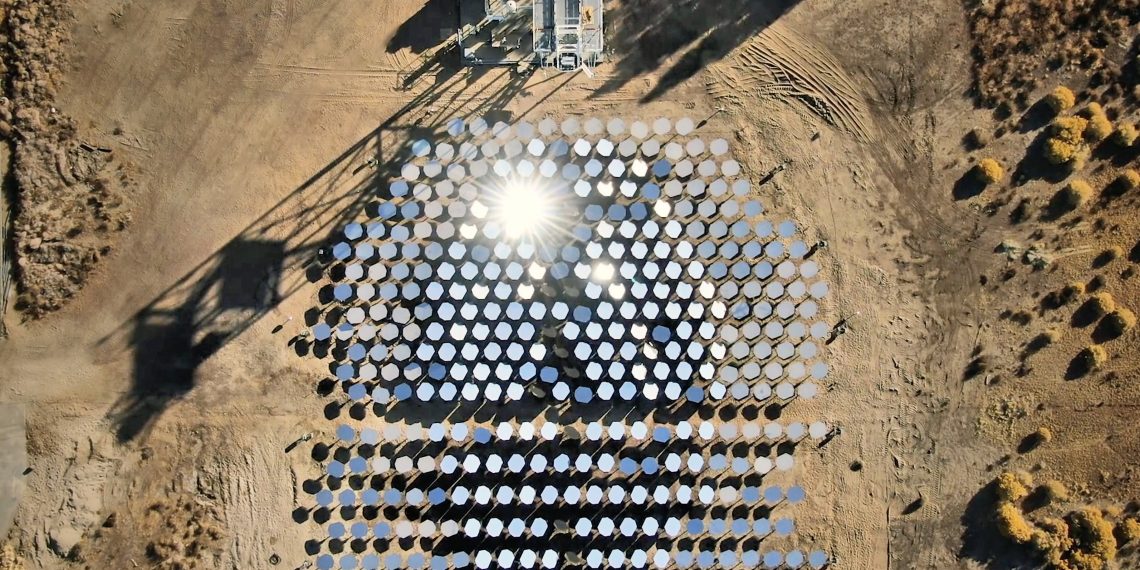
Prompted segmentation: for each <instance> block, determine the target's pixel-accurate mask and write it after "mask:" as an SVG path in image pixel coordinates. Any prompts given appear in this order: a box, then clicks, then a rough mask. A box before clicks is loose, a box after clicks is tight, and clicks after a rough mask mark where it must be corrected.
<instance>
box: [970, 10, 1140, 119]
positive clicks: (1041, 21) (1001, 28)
mask: <svg viewBox="0 0 1140 570" xmlns="http://www.w3.org/2000/svg"><path fill="white" fill-rule="evenodd" d="M966 5H967V6H968V9H969V13H968V17H967V24H968V27H969V33H970V38H971V40H972V43H973V46H972V47H973V49H972V50H971V54H972V56H973V60H974V61H973V66H972V71H973V76H974V85H975V87H976V89H977V91H978V94H979V99H980V101H981V103H983V104H984V105H987V106H990V107H997V106H999V105H1005V106H1007V107H1012V106H1015V105H1016V106H1018V107H1024V106H1025V104H1026V103H1027V102H1028V94H1029V93H1030V92H1031V91H1033V89H1034V88H1035V87H1036V86H1037V84H1038V81H1039V78H1040V77H1041V73H1040V72H1041V71H1043V70H1051V69H1054V68H1065V67H1067V68H1070V69H1074V70H1081V71H1084V72H1087V73H1089V74H1093V75H1098V76H1099V77H1101V81H1102V82H1106V83H1107V82H1117V81H1119V82H1121V83H1123V82H1124V81H1123V80H1122V79H1121V78H1119V77H1118V76H1119V75H1120V74H1119V73H1118V72H1117V70H1116V69H1115V68H1114V67H1111V66H1109V65H1108V60H1107V58H1105V57H1104V54H1105V50H1106V48H1107V47H1108V46H1111V45H1112V44H1113V43H1114V42H1115V40H1114V38H1131V37H1132V36H1133V35H1134V32H1132V31H1131V30H1130V29H1129V27H1130V26H1132V25H1134V24H1136V23H1137V21H1140V9H1138V8H1140V0H1113V1H1107V2H1106V1H1099V0H1065V1H1057V0H972V1H970V2H967V3H966Z"/></svg>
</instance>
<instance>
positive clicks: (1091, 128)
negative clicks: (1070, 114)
mask: <svg viewBox="0 0 1140 570" xmlns="http://www.w3.org/2000/svg"><path fill="white" fill-rule="evenodd" d="M1088 118H1089V123H1088V126H1087V127H1086V128H1085V133H1084V134H1085V138H1086V139H1088V140H1089V141H1090V142H1094V143H1096V142H1100V141H1103V140H1104V139H1107V138H1108V135H1111V134H1112V121H1110V120H1108V115H1106V114H1105V113H1104V108H1103V107H1101V106H1100V104H1099V103H1089V107H1088Z"/></svg>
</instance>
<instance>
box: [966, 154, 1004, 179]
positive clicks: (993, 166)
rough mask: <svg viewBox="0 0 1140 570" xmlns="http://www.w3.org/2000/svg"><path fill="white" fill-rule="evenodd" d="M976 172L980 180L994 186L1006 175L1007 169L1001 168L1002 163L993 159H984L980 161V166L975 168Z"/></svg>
mask: <svg viewBox="0 0 1140 570" xmlns="http://www.w3.org/2000/svg"><path fill="white" fill-rule="evenodd" d="M974 172H975V174H976V175H977V177H978V180H981V181H982V182H984V183H986V184H994V183H996V182H998V181H999V180H1001V177H1002V176H1004V175H1005V169H1004V168H1002V167H1001V163H999V162H998V161H996V160H994V159H992V158H983V159H982V160H981V161H979V162H978V165H977V166H975V167H974Z"/></svg>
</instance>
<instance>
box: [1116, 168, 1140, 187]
mask: <svg viewBox="0 0 1140 570" xmlns="http://www.w3.org/2000/svg"><path fill="white" fill-rule="evenodd" d="M1116 184H1117V185H1118V186H1119V187H1120V190H1121V191H1124V192H1127V191H1129V190H1135V189H1137V188H1140V173H1138V172H1136V171H1135V170H1133V169H1131V168H1129V169H1126V170H1125V171H1124V172H1121V173H1120V176H1118V177H1117V178H1116Z"/></svg>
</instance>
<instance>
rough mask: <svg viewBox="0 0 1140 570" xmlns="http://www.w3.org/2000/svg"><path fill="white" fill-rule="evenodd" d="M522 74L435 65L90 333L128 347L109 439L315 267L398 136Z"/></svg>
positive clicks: (490, 94) (143, 424)
mask: <svg viewBox="0 0 1140 570" xmlns="http://www.w3.org/2000/svg"><path fill="white" fill-rule="evenodd" d="M437 71H440V70H437ZM480 80H482V81H480ZM527 80H528V77H527V76H525V75H519V74H516V73H513V72H512V71H510V70H502V69H499V70H485V71H464V70H462V69H461V68H458V67H453V68H450V69H443V70H442V71H440V72H439V73H437V74H435V83H434V84H432V85H430V86H427V87H425V88H423V89H422V90H421V91H420V92H419V93H418V94H417V95H414V96H412V97H411V100H410V101H409V102H408V103H407V104H406V105H405V106H404V107H402V108H401V109H400V110H399V111H397V112H396V113H394V114H393V115H392V116H391V117H389V118H388V119H387V120H385V121H384V122H383V123H382V124H381V125H380V126H378V127H377V128H375V129H373V130H372V131H371V132H369V133H368V134H367V135H365V136H364V137H362V138H361V139H360V140H358V141H357V142H356V143H355V144H353V145H352V146H350V147H349V148H348V149H346V150H345V151H344V152H343V153H341V154H340V155H339V156H337V157H336V158H334V159H333V160H331V161H330V162H329V163H328V164H327V165H326V166H325V167H324V168H322V169H321V170H320V171H318V172H317V173H316V174H314V175H313V176H312V177H310V178H309V179H308V180H306V181H305V182H303V183H302V184H301V185H299V186H298V187H297V188H296V189H295V190H293V191H292V192H291V193H289V195H287V196H286V197H284V198H282V199H281V200H280V201H279V202H278V203H277V204H276V205H274V206H273V207H272V208H270V209H269V210H267V211H266V212H264V213H262V214H261V215H260V216H259V217H258V218H257V219H256V220H254V221H253V222H252V223H250V224H249V225H248V226H246V228H245V229H244V230H242V231H241V232H239V233H238V235H236V236H234V237H233V238H232V239H230V240H229V241H228V242H227V243H226V244H225V245H224V246H222V247H221V248H220V249H218V250H217V251H216V252H215V253H214V254H212V255H211V256H210V257H208V258H206V259H205V260H203V261H202V262H201V263H199V264H198V265H197V266H196V267H195V268H193V269H192V270H190V271H188V272H187V273H185V274H184V275H182V276H180V277H178V278H177V279H174V280H173V282H172V284H171V285H170V287H168V288H167V289H166V290H165V291H163V292H162V293H160V294H159V295H158V296H156V297H155V298H154V299H153V300H151V301H150V302H148V303H147V304H146V305H144V306H143V307H142V308H140V309H139V310H138V311H136V312H135V314H134V316H133V317H131V318H130V319H128V320H127V321H125V322H123V323H122V324H121V325H119V326H118V327H116V329H115V330H113V331H111V332H110V333H108V334H107V335H106V336H104V337H103V338H102V339H100V341H99V342H98V343H97V348H99V349H101V350H106V349H107V348H108V347H113V346H116V345H118V344H119V343H123V344H125V346H126V349H127V350H130V351H131V352H132V355H133V362H134V365H133V371H132V376H131V385H130V388H129V389H128V391H127V392H126V393H125V394H124V395H123V396H122V397H120V398H119V400H118V401H117V402H116V403H115V405H114V406H113V407H112V410H111V412H110V414H109V416H110V418H111V419H112V420H113V421H114V422H115V424H116V426H117V427H116V433H117V436H118V439H119V440H120V441H129V440H132V439H135V438H136V437H138V436H139V435H140V434H142V433H143V432H144V431H145V430H146V429H147V428H148V427H149V426H150V425H151V424H152V423H153V421H154V420H155V419H156V418H157V417H158V416H159V415H160V414H161V413H162V412H163V411H164V410H165V409H166V407H167V406H169V405H170V404H171V403H172V402H173V401H175V400H178V399H179V398H182V397H184V396H186V395H187V394H188V393H189V392H190V391H191V390H192V389H193V388H194V385H195V381H196V377H195V376H196V372H197V369H198V367H199V366H200V365H201V364H202V363H203V362H204V361H206V360H207V359H209V358H210V357H211V356H213V355H214V354H215V353H216V352H217V351H218V350H219V349H221V348H222V347H223V346H225V345H226V343H227V342H229V341H230V340H232V339H233V338H235V337H236V336H238V335H240V334H241V333H242V332H244V331H245V330H246V329H247V328H249V326H251V325H252V324H253V323H255V322H256V321H257V320H258V319H259V318H261V317H262V316H263V315H265V314H266V313H267V312H268V311H270V310H271V309H273V308H274V307H275V306H277V304H279V303H280V302H281V301H282V300H284V299H286V298H288V297H289V296H290V295H292V294H294V293H296V292H297V291H298V290H300V289H301V288H302V287H304V286H305V285H307V284H308V283H311V282H314V281H316V280H317V279H319V278H320V277H321V276H322V275H323V273H324V264H325V262H327V261H328V256H327V253H326V254H323V253H322V252H321V251H320V250H321V247H322V246H324V245H325V244H327V242H328V239H329V236H330V235H331V234H332V233H333V232H334V231H335V230H338V229H340V228H342V227H343V226H344V224H345V223H347V222H348V221H349V220H352V219H354V218H356V217H358V216H359V215H360V214H361V212H364V211H366V210H367V209H368V208H369V207H370V206H371V205H373V204H375V203H376V201H377V199H378V198H379V197H380V196H379V195H378V192H380V191H381V189H382V188H387V181H386V179H387V178H388V177H391V176H393V175H394V174H393V173H397V174H395V175H398V172H399V168H400V166H401V165H402V164H403V162H404V159H406V158H407V157H408V156H409V155H410V150H409V148H408V147H407V145H405V144H403V142H402V141H407V140H413V139H415V138H419V137H421V136H424V135H426V134H428V133H430V132H433V131H435V130H437V129H439V128H441V126H443V125H445V124H446V122H447V121H449V120H450V119H452V118H455V117H458V116H461V115H462V114H463V113H474V114H493V113H495V112H499V111H500V110H501V109H503V108H504V107H505V105H506V104H507V103H508V102H509V101H510V100H511V99H513V97H514V96H515V95H516V94H517V93H519V92H520V91H521V90H522V89H523V87H524V85H525V84H526V82H527ZM477 86H478V87H479V88H480V90H479V91H477V92H476V91H475V88H476V87H477ZM429 109H430V111H429Z"/></svg>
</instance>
